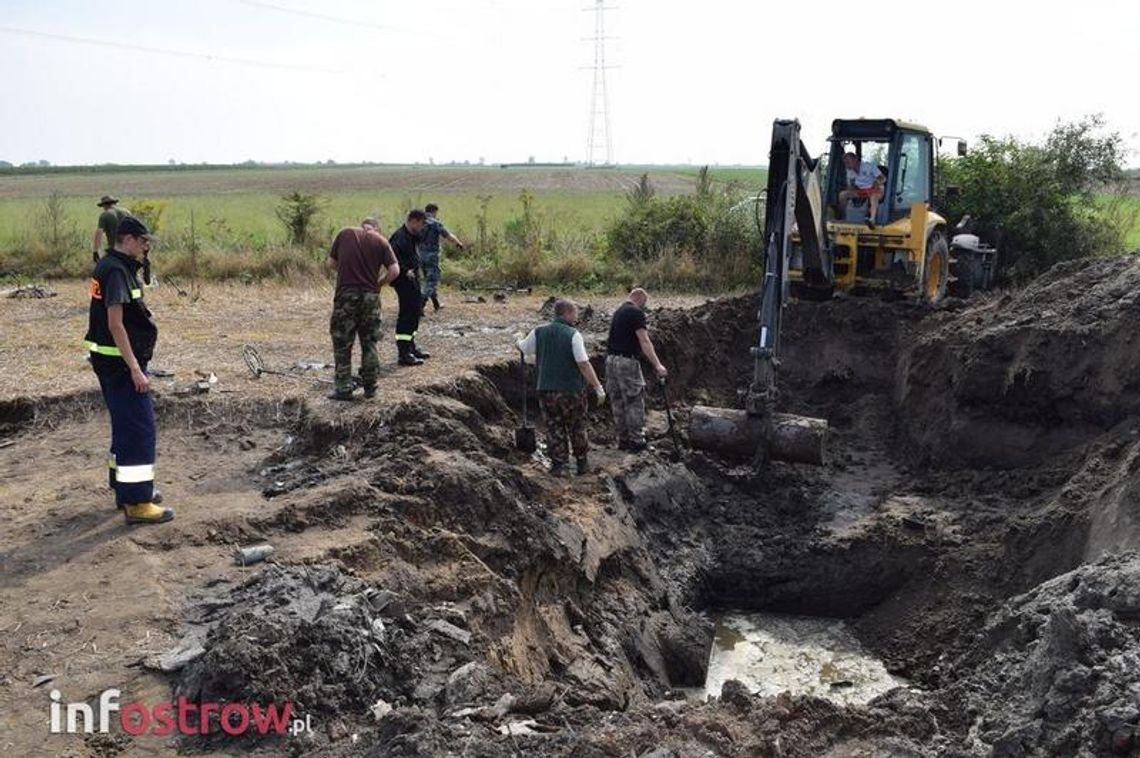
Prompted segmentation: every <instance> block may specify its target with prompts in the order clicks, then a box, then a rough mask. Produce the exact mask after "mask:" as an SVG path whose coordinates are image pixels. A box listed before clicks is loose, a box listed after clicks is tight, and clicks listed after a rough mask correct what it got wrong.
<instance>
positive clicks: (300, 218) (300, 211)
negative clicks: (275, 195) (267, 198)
mask: <svg viewBox="0 0 1140 758" xmlns="http://www.w3.org/2000/svg"><path fill="white" fill-rule="evenodd" d="M326 204H327V201H326V200H325V199H324V198H323V197H321V196H320V195H318V194H311V195H309V194H306V193H304V192H298V191H293V192H290V193H289V194H287V195H284V196H283V197H282V198H281V202H280V204H278V206H277V208H276V209H275V211H274V212H275V213H276V214H277V219H278V220H279V221H280V222H281V224H282V225H283V226H284V227H285V232H286V235H287V239H288V241H289V243H290V244H292V245H302V246H308V245H312V244H313V243H314V242H315V241H316V240H315V237H316V232H317V227H318V226H319V220H320V216H321V212H322V211H323V210H324V207H325V205H326Z"/></svg>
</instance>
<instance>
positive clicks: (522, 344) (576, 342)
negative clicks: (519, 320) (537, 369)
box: [515, 329, 590, 363]
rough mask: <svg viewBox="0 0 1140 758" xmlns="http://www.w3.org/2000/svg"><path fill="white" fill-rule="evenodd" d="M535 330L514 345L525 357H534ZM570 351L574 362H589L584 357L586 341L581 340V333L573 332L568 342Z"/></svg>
mask: <svg viewBox="0 0 1140 758" xmlns="http://www.w3.org/2000/svg"><path fill="white" fill-rule="evenodd" d="M534 332H535V330H534V329H531V330H530V334H528V335H527V336H526V337H524V338H523V339H521V340H519V341H518V342H516V343H515V344H516V345H518V348H519V350H522V351H523V352H524V353H526V354H527V355H534V351H535V350H536V349H537V347H538V341H537V339H538V338H537V337H535V335H534ZM570 349H571V350H573V351H574V362H575V363H582V362H584V361H588V360H590V356H588V355H586V341H585V340H583V339H582V333H581V332H579V331H578V330H574V336H573V338H571V340H570Z"/></svg>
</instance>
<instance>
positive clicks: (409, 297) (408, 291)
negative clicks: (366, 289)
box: [392, 274, 423, 342]
mask: <svg viewBox="0 0 1140 758" xmlns="http://www.w3.org/2000/svg"><path fill="white" fill-rule="evenodd" d="M392 289H394V290H396V297H397V298H398V299H399V302H400V311H399V313H398V314H397V316H396V342H412V341H413V340H415V338H416V330H417V329H419V328H420V310H421V309H422V307H423V300H421V299H420V287H419V285H418V284H416V278H415V277H414V276H408V275H407V274H400V276H399V277H397V278H396V281H394V282H392Z"/></svg>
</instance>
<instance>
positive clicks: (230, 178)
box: [0, 166, 766, 249]
mask: <svg viewBox="0 0 1140 758" xmlns="http://www.w3.org/2000/svg"><path fill="white" fill-rule="evenodd" d="M697 171H698V169H696V168H693V167H621V168H599V169H595V168H577V167H565V168H564V167H534V168H528V167H509V168H498V167H435V166H365V167H341V166H306V167H250V168H245V167H242V168H236V167H235V168H229V167H227V168H211V169H202V168H198V167H194V168H189V169H188V168H172V169H167V170H163V169H161V168H153V169H146V170H123V171H114V170H111V169H107V168H100V169H98V170H92V171H88V172H81V171H70V170H69V171H66V172H64V171H56V172H52V171H48V172H44V173H35V174H30V175H23V174H7V175H3V174H0V249H4V248H12V247H13V246H15V245H18V244H20V243H21V242H22V241H26V240H28V239H30V238H33V237H34V236H35V234H36V233H37V226H38V224H39V222H38V220H37V214H38V213H39V212H40V211H41V208H42V205H43V200H44V198H46V197H47V196H48V195H50V194H51V193H52V192H58V193H60V194H61V195H62V196H63V199H64V208H65V209H66V212H67V216H68V221H69V223H73V224H76V225H78V226H79V227H80V228H81V229H82V230H83V231H84V233H85V234H86V235H90V234H91V232H92V231H93V230H94V226H95V220H96V218H97V215H98V208H96V206H95V202H96V200H97V199H98V198H99V197H100V196H101V195H103V194H105V193H111V194H115V195H117V196H119V197H120V198H122V204H123V205H124V206H125V207H127V208H130V207H131V205H132V202H134V203H137V202H138V201H139V200H142V199H146V200H161V201H165V202H166V211H165V214H164V217H163V223H162V225H161V228H160V232H161V234H162V235H163V236H164V237H167V238H171V239H181V238H183V237H184V236H185V235H186V233H187V232H188V230H189V226H190V219H191V214H193V218H194V225H195V231H196V233H197V234H198V236H199V238H200V239H201V240H203V242H204V243H205V244H207V245H209V244H211V243H215V244H218V245H222V246H238V247H253V248H258V247H265V246H267V245H272V244H279V243H283V242H284V240H285V232H284V229H283V228H282V226H281V224H280V222H279V221H278V220H277V219H276V217H275V215H274V208H275V207H276V205H277V204H278V203H279V202H280V197H281V195H283V194H285V193H286V192H290V191H294V190H299V191H302V192H311V193H319V194H321V195H322V196H323V197H324V198H325V199H326V206H325V211H324V213H323V219H322V228H327V230H332V229H335V228H338V227H340V226H343V225H345V224H350V223H355V222H356V221H358V220H359V219H360V218H361V217H363V216H365V215H369V214H378V215H379V216H380V218H381V221H382V223H383V224H384V226H385V228H391V227H392V226H394V222H395V221H396V220H397V219H398V218H400V217H401V216H402V214H403V213H404V212H405V211H406V210H407V209H409V208H412V207H423V205H424V204H426V203H428V202H435V203H436V204H438V205H439V206H440V207H441V212H440V216H441V217H442V218H443V219H444V221H445V222H446V223H447V224H448V225H449V226H450V227H451V228H452V230H453V231H454V232H455V233H456V234H458V235H459V236H461V237H467V238H471V237H473V236H474V235H475V234H476V226H477V223H476V221H477V217H478V216H479V214H480V212H481V205H482V203H483V202H484V201H485V202H486V221H487V225H488V227H489V228H491V229H499V228H501V227H502V226H503V225H504V224H505V223H506V222H508V221H509V220H510V219H512V218H515V217H516V216H518V215H519V214H520V213H521V212H522V202H521V200H520V195H521V194H522V193H523V192H524V191H526V192H528V193H529V194H530V195H532V196H533V204H532V209H533V211H534V212H535V213H537V214H539V215H541V216H542V218H543V221H544V223H545V224H547V225H549V226H551V227H553V228H556V229H559V230H566V231H571V230H573V231H575V232H578V233H586V234H589V233H595V232H597V231H599V230H600V229H602V228H603V227H604V226H605V225H606V224H607V223H608V222H609V221H611V220H612V219H613V218H615V217H616V216H617V215H618V214H619V213H620V212H621V204H622V201H623V199H624V193H625V192H626V191H627V190H628V189H629V188H631V187H633V186H634V185H635V184H636V183H637V180H638V178H639V177H640V175H641V174H642V173H643V172H644V173H647V174H649V176H650V181H651V182H652V184H653V185H654V187H655V188H656V189H657V191H658V192H659V193H661V194H677V193H684V192H690V191H692V189H693V187H694V183H695V179H696V174H697ZM712 175H713V177H714V180H716V181H718V182H721V183H728V182H734V183H739V184H743V185H749V186H751V185H757V186H758V185H760V184H762V183H763V181H764V179H765V176H766V174H765V172H764V171H763V169H755V168H717V169H714V170H713V171H712Z"/></svg>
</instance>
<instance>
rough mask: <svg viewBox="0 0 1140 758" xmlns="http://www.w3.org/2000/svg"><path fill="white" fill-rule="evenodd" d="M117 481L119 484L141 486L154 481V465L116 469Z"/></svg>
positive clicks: (147, 464)
mask: <svg viewBox="0 0 1140 758" xmlns="http://www.w3.org/2000/svg"><path fill="white" fill-rule="evenodd" d="M115 481H117V482H118V483H119V484H139V483H141V482H153V481H154V464H153V463H144V464H142V465H140V466H119V467H118V468H117V469H115Z"/></svg>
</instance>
